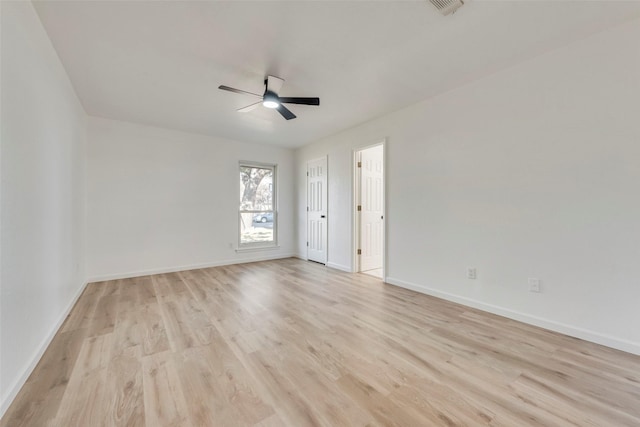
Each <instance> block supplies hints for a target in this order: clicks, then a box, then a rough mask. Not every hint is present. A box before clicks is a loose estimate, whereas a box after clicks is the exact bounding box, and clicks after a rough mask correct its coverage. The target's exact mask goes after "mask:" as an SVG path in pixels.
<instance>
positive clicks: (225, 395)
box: [0, 259, 640, 427]
mask: <svg viewBox="0 0 640 427" xmlns="http://www.w3.org/2000/svg"><path fill="white" fill-rule="evenodd" d="M639 402H640V356H636V355H632V354H628V353H623V352H620V351H617V350H614V349H610V348H606V347H602V346H599V345H597V344H593V343H588V342H584V341H581V340H578V339H576V338H572V337H567V336H564V335H561V334H557V333H553V332H550V331H547V330H544V329H541V328H536V327H534V326H531V325H526V324H523V323H520V322H517V321H514V320H510V319H505V318H502V317H500V316H496V315H493V314H489V313H484V312H482V311H479V310H475V309H472V308H469V307H464V306H461V305H458V304H453V303H450V302H446V301H443V300H440V299H437V298H433V297H430V296H427V295H423V294H418V293H415V292H412V291H410V290H407V289H401V288H397V287H393V286H389V285H386V284H384V283H382V281H380V280H379V279H376V278H375V277H371V276H367V275H360V274H348V273H343V272H340V271H337V270H333V269H329V268H326V267H324V266H321V265H318V264H315V263H309V262H304V261H300V260H297V259H282V260H277V261H267V262H259V263H249V264H239V265H229V266H224V267H213V268H206V269H200V270H192V271H183V272H179V273H166V274H159V275H155V276H144V277H138V278H133V279H120V280H112V281H106V282H100V283H93V284H89V285H88V286H87V288H86V289H85V291H84V292H83V294H82V295H81V296H80V298H79V299H78V302H77V303H76V306H75V307H74V308H73V310H72V311H71V313H70V314H69V316H68V318H67V319H66V321H65V322H64V324H63V326H62V327H61V329H60V331H59V332H58V333H57V334H56V336H55V338H54V340H53V341H52V342H51V344H50V346H49V348H48V349H47V351H46V352H45V353H44V356H43V357H42V359H41V361H40V362H39V363H38V365H37V366H36V368H35V370H34V372H33V373H32V375H31V376H30V377H29V379H28V380H27V382H26V384H25V386H24V387H23V389H22V390H21V391H20V392H19V394H18V396H17V397H16V399H15V400H14V402H13V403H12V405H11V406H10V408H9V409H8V411H7V412H6V414H5V416H4V417H3V418H2V420H0V426H2V427H9V426H11V427H14V426H49V427H68V426H103V425H104V426H153V427H155V426H187V427H188V426H194V427H195V426H234V427H235V426H260V427H270V426H279V427H280V426H294V427H306V426H332V427H333V426H377V425H385V426H394V425H396V426H423V425H429V426H452V425H469V426H483V425H484V426H509V427H512V426H550V425H553V426H603V427H607V426H611V427H614V426H615V427H617V426H639V425H640V404H639Z"/></svg>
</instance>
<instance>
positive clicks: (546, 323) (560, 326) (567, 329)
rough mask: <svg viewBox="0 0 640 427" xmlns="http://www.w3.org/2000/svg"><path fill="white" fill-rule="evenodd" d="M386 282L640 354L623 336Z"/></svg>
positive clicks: (399, 282)
mask: <svg viewBox="0 0 640 427" xmlns="http://www.w3.org/2000/svg"><path fill="white" fill-rule="evenodd" d="M386 283H389V284H391V285H394V286H399V287H401V288H405V289H410V290H412V291H416V292H419V293H421V294H426V295H431V296H434V297H437V298H442V299H444V300H447V301H452V302H455V303H458V304H462V305H465V306H468V307H473V308H477V309H479V310H483V311H487V312H489V313H493V314H497V315H499V316H504V317H507V318H509V319H513V320H517V321H520V322H523V323H527V324H530V325H534V326H538V327H540V328H544V329H548V330H551V331H554V332H559V333H561V334H564V335H569V336H571V337H575V338H580V339H583V340H586V341H590V342H593V343H596V344H601V345H604V346H607V347H611V348H615V349H617V350H622V351H625V352H627V353H632V354H637V355H640V343H637V342H633V341H629V340H625V339H623V338H618V337H614V336H611V335H606V334H601V333H599V332H594V331H590V330H587V329H583V328H579V327H576V326H571V325H567V324H565V323H561V322H556V321H554V320H549V319H545V318H542V317H538V316H534V315H531V314H527V313H522V312H519V311H515V310H510V309H508V308H504V307H499V306H496V305H493V304H487V303H485V302H482V301H478V300H475V299H472V298H466V297H462V296H459V295H454V294H450V293H448V292H442V291H439V290H436V289H432V288H429V287H427V286H423V285H418V284H415V283H411V282H405V281H404V280H400V279H396V278H394V277H387V279H386Z"/></svg>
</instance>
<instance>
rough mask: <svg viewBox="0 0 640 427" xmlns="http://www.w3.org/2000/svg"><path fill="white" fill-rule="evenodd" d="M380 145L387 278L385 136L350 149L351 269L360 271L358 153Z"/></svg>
mask: <svg viewBox="0 0 640 427" xmlns="http://www.w3.org/2000/svg"><path fill="white" fill-rule="evenodd" d="M379 145H382V215H383V217H384V219H383V220H382V280H383V281H385V282H386V280H387V258H388V256H387V138H386V137H385V138H382V139H379V140H377V141H376V142H370V143H365V144H362V145H357V146H355V147H354V148H353V149H352V150H351V202H352V203H351V221H352V229H353V233H352V236H351V256H352V262H351V271H352V272H354V273H359V272H360V257H359V256H358V249H359V248H358V246H359V245H360V215H358V204H359V202H360V187H361V183H360V171H359V170H358V153H360V152H361V151H363V150H366V149H367V148H373V147H377V146H379Z"/></svg>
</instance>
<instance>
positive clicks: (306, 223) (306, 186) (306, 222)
mask: <svg viewBox="0 0 640 427" xmlns="http://www.w3.org/2000/svg"><path fill="white" fill-rule="evenodd" d="M318 160H324V161H325V165H326V169H327V170H326V172H325V176H326V177H327V185H325V189H324V191H325V192H326V193H327V197H326V199H327V206H326V208H325V209H326V210H327V213H326V216H327V217H326V223H325V228H326V231H325V235H326V236H327V237H326V240H325V242H324V247H325V252H326V254H325V260H324V265H327V264H328V263H329V156H328V155H324V156H320V157H316V158H314V159H310V160H307V161H306V163H305V164H304V165H305V180H304V196H305V200H304V204H305V206H307V207H308V206H309V163H312V162H317V161H318ZM304 230H305V241H306V242H308V241H309V210H308V209H307V210H306V211H305V216H304ZM306 249H307V250H306V252H305V259H306V260H307V261H309V245H308V243H307V246H306ZM314 262H315V261H314Z"/></svg>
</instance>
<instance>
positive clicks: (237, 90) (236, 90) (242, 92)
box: [218, 85, 262, 98]
mask: <svg viewBox="0 0 640 427" xmlns="http://www.w3.org/2000/svg"><path fill="white" fill-rule="evenodd" d="M218 89H222V90H228V91H229V92H234V93H240V94H244V95H253V96H257V97H258V98H262V95H258V94H257V93H253V92H247V91H246V90H242V89H236V88H233V87H229V86H225V85H220V86H218Z"/></svg>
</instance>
